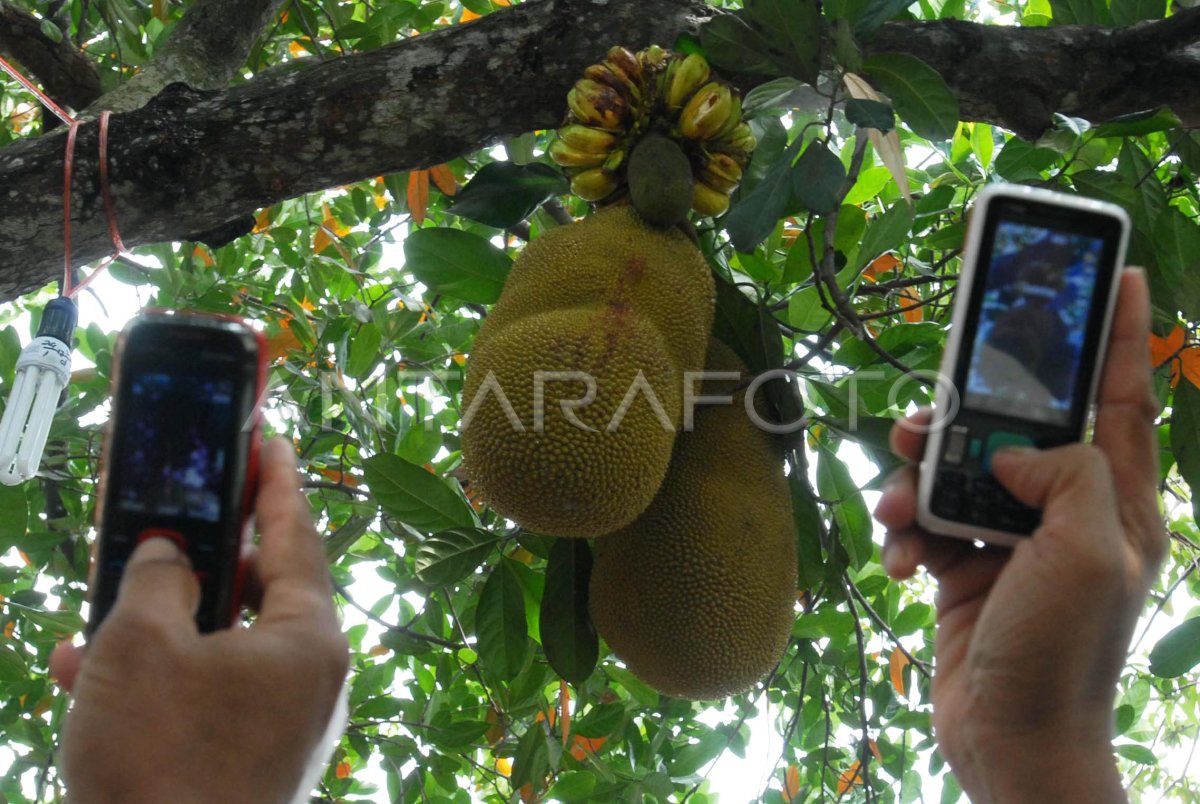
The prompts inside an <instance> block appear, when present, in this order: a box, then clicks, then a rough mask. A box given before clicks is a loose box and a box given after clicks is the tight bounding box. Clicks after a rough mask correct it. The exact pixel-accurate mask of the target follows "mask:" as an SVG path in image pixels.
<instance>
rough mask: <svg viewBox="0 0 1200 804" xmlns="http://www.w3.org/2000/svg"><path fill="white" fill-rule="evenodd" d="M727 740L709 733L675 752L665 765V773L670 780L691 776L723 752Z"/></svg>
mask: <svg viewBox="0 0 1200 804" xmlns="http://www.w3.org/2000/svg"><path fill="white" fill-rule="evenodd" d="M728 744H729V738H728V737H726V736H725V735H724V734H721V733H720V732H709V733H708V734H705V735H704V736H703V737H701V738H700V739H699V741H697V742H695V743H692V744H691V745H685V746H684V747H683V748H681V749H679V751H678V752H676V754H675V756H674V758H673V759H672V760H671V761H670V763H668V765H667V772H668V773H670V774H671V776H672V778H679V777H681V776H691V775H692V774H693V773H697V772H699V770H700V769H701V768H703V767H704V766H705V765H707V764H708V763H709V762H712V761H713V760H714V759H716V757H717V755H718V754H720V753H721V752H722V751H724V750H725V746H726V745H728Z"/></svg>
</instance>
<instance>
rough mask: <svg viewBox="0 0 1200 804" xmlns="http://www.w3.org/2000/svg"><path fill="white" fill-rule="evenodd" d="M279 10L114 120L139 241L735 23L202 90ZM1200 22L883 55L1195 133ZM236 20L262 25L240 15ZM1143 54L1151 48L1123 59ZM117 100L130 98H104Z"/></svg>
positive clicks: (33, 146)
mask: <svg viewBox="0 0 1200 804" xmlns="http://www.w3.org/2000/svg"><path fill="white" fill-rule="evenodd" d="M279 2H280V0H253V2H246V0H242V2H235V0H200V2H199V3H197V5H195V6H194V7H193V9H192V11H191V12H190V13H189V15H188V17H189V18H193V17H194V21H193V22H192V23H191V24H192V25H194V26H195V30H201V31H204V32H205V34H204V35H203V36H201V35H197V36H196V37H192V40H193V41H191V44H189V45H188V46H187V47H185V46H184V45H183V44H182V40H185V39H188V38H189V37H188V36H185V33H186V31H187V30H188V28H186V27H185V23H188V20H187V19H185V20H184V21H183V22H181V23H180V29H182V30H181V31H180V30H177V32H176V35H177V36H178V37H179V38H180V39H181V44H180V45H179V48H180V49H181V50H180V51H179V55H178V63H179V64H180V65H184V66H182V67H178V68H171V67H169V65H168V64H167V62H169V61H171V59H172V58H175V57H169V56H168V55H167V54H168V53H169V52H170V48H166V49H164V51H163V52H162V58H163V62H164V63H163V64H162V65H161V66H160V67H156V68H155V70H158V71H159V72H158V73H157V74H158V75H159V78H157V79H155V80H156V81H157V82H159V83H161V82H162V81H165V80H170V78H171V77H172V76H181V77H183V82H184V83H186V84H188V86H187V87H184V86H182V85H180V84H178V83H177V84H172V85H170V86H168V87H167V88H166V89H165V90H164V91H163V92H161V93H159V94H158V95H157V96H155V98H154V99H153V100H152V101H151V102H150V103H148V104H147V105H146V106H144V107H142V108H139V109H136V110H135V111H131V112H126V113H122V114H118V115H114V117H113V120H112V125H111V132H110V133H111V137H110V160H111V161H110V163H111V166H112V182H113V192H114V197H115V201H116V209H117V216H118V220H119V223H120V226H121V232H122V236H123V238H124V240H125V242H126V243H128V244H129V245H130V246H136V245H139V244H143V243H154V242H162V241H168V240H181V239H187V238H191V237H196V238H197V239H202V240H204V241H205V242H208V243H209V244H210V245H220V244H223V243H225V242H228V241H229V240H231V239H233V238H235V237H238V236H240V235H242V234H245V233H246V232H248V231H249V230H250V228H251V227H252V225H253V221H252V220H251V218H250V216H251V215H252V213H253V212H254V211H256V210H257V209H260V208H262V207H265V206H269V205H271V204H274V203H277V202H279V201H281V200H283V199H286V198H291V197H294V196H297V195H301V194H303V193H308V192H314V191H318V190H322V189H325V188H327V187H334V186H338V185H342V184H348V183H351V182H354V181H359V180H361V179H364V178H369V177H372V176H378V175H381V174H385V173H393V172H398V171H404V170H411V169H414V168H419V167H427V166H430V165H436V164H439V163H441V162H445V161H447V160H449V159H452V158H454V157H456V156H460V155H462V154H464V153H469V152H471V151H474V150H477V149H479V148H481V147H483V146H484V145H486V144H488V143H490V142H493V141H495V140H498V139H499V138H501V137H504V136H507V135H517V134H522V133H524V132H527V131H531V130H533V129H538V128H550V127H553V126H555V125H557V124H558V123H559V122H560V121H561V119H562V115H563V113H564V110H565V106H566V104H565V95H566V91H567V90H568V89H569V88H570V86H571V84H572V83H573V82H574V80H575V79H576V78H577V77H578V76H579V75H580V74H581V72H582V70H583V68H584V67H586V66H587V65H588V64H591V63H593V62H595V61H597V60H599V59H600V58H602V57H603V55H604V53H605V51H606V50H607V49H608V47H609V46H611V45H613V44H618V43H620V44H624V45H626V46H628V47H631V48H642V47H645V46H646V45H648V44H650V43H652V42H657V43H660V44H664V45H665V44H669V43H671V42H673V41H674V40H675V38H676V37H677V36H678V35H679V34H680V33H682V32H693V33H694V32H695V31H696V30H697V29H698V27H699V26H700V25H701V24H702V23H703V22H705V21H707V20H708V19H711V18H712V17H713V16H715V15H717V14H720V13H721V12H720V11H718V10H717V9H714V8H712V7H711V6H709V5H707V4H706V3H705V2H703V0H529V1H528V2H525V3H522V4H520V5H516V6H512V7H510V8H506V9H502V10H499V11H496V12H494V13H492V14H489V15H487V16H486V17H484V18H483V19H480V20H477V21H475V22H471V23H468V24H466V25H458V26H454V27H451V28H445V29H442V30H438V31H435V32H433V33H430V34H427V35H424V36H420V37H416V38H412V39H406V40H403V41H400V42H396V43H394V44H391V45H388V46H385V47H382V48H379V49H378V50H374V51H371V52H367V53H361V54H354V55H350V56H346V57H343V58H337V59H331V60H329V61H327V62H317V61H316V60H312V61H311V62H309V63H302V64H299V65H297V64H289V65H285V66H284V67H282V68H278V69H274V70H270V71H267V72H265V73H263V74H261V75H259V76H257V77H256V78H254V79H253V80H251V81H248V82H245V83H242V84H239V85H237V86H234V87H231V88H224V89H220V90H215V91H205V90H202V89H197V87H196V85H197V83H199V80H198V79H197V77H196V76H195V75H194V74H193V73H194V70H193V69H192V68H195V66H196V64H197V63H198V62H197V61H196V59H198V58H199V57H198V56H197V54H199V53H207V54H208V56H206V57H205V58H210V57H221V58H218V59H217V62H216V64H218V65H225V66H223V67H220V70H223V71H224V72H221V75H222V76H224V77H220V76H217V72H218V71H217V70H216V69H215V68H213V74H214V76H216V77H214V79H213V81H212V82H211V84H210V86H211V85H212V84H223V83H224V82H226V81H228V80H229V77H230V76H231V75H233V74H234V73H236V71H237V69H238V67H239V66H240V64H241V63H242V62H243V61H244V58H245V54H244V52H241V53H240V55H238V56H237V57H236V58H234V57H232V56H229V57H227V58H226V57H225V56H226V54H228V53H231V52H233V51H234V50H239V51H241V50H242V49H243V48H249V47H250V44H249V42H252V41H253V39H254V38H255V36H257V30H258V27H256V25H257V22H256V21H262V20H264V19H265V18H269V16H270V14H273V13H274V9H276V8H277V7H278V4H279ZM243 5H244V6H245V8H243ZM202 9H209V10H215V9H222V13H223V14H224V16H221V18H220V19H221V21H222V23H223V24H222V25H221V26H220V34H219V36H220V37H221V38H219V40H217V41H214V40H213V39H211V38H206V37H210V36H211V33H212V31H213V30H215V27H214V23H213V19H214V18H213V17H206V16H205V14H201V13H200V12H201V10H202ZM1196 11H1197V10H1193V11H1186V12H1182V13H1180V14H1176V15H1175V16H1174V17H1172V18H1170V19H1169V20H1165V21H1160V22H1152V23H1146V24H1143V25H1139V26H1135V27H1133V28H1130V29H1128V30H1127V31H1125V32H1122V31H1121V30H1119V29H1104V28H1099V27H1079V26H1059V27H1056V28H1004V27H991V26H985V25H978V24H974V23H966V22H960V21H954V20H949V21H941V22H936V23H888V24H887V25H885V26H883V28H882V29H881V31H880V33H879V34H878V36H877V37H876V38H875V40H874V41H873V42H872V43H870V44H869V45H868V47H867V52H868V53H871V52H882V51H884V50H891V51H902V52H909V53H912V54H914V55H918V56H919V57H920V58H922V59H923V60H925V61H926V62H928V63H929V64H930V65H931V66H932V67H934V69H936V70H938V71H939V72H941V73H942V75H943V76H944V77H945V78H946V80H947V82H948V83H949V84H950V86H951V87H952V88H953V89H954V91H955V92H956V94H958V96H959V100H960V103H961V105H962V110H963V114H962V116H963V119H966V120H987V121H989V122H995V123H999V124H1001V125H1005V126H1008V127H1010V128H1013V129H1015V130H1017V131H1018V132H1020V133H1023V134H1027V135H1030V134H1036V133H1038V132H1040V131H1041V130H1042V129H1044V128H1045V126H1046V124H1047V122H1048V121H1049V120H1050V119H1051V116H1052V114H1053V112H1055V111H1060V112H1063V113H1066V114H1074V115H1077V116H1085V117H1088V118H1089V119H1094V120H1099V119H1104V118H1106V117H1111V116H1113V115H1116V114H1121V113H1124V112H1133V111H1139V110H1141V109H1144V108H1146V107H1147V106H1156V105H1159V104H1163V103H1169V104H1171V105H1172V106H1173V108H1174V109H1175V111H1176V113H1178V114H1179V115H1180V116H1181V117H1182V118H1183V119H1184V120H1185V122H1186V121H1198V122H1200V52H1198V48H1197V46H1196V45H1194V44H1193V45H1191V46H1190V47H1188V46H1181V47H1175V44H1176V43H1178V42H1187V41H1189V37H1190V35H1191V30H1192V29H1191V25H1192V24H1193V23H1194V22H1195V20H1196V19H1197V17H1196V16H1195V13H1194V12H1196ZM206 13H208V12H206ZM211 13H214V14H215V13H216V12H215V11H212V12H211ZM235 14H236V15H238V17H237V19H239V20H252V21H248V22H245V24H233V23H232V22H231V21H230V20H231V19H232V16H231V15H235ZM256 15H257V16H256ZM204 20H207V24H202V23H203V22H204ZM1168 23H1169V24H1168ZM232 31H239V34H238V35H239V37H241V38H240V39H239V40H238V42H237V43H234V42H232V40H230V39H228V38H227V37H230V36H232V33H231V32H232ZM1159 39H1161V41H1162V42H1163V43H1165V44H1162V45H1161V46H1160V47H1158V48H1157V50H1156V49H1155V48H1153V47H1151V46H1150V45H1149V44H1147V42H1150V43H1153V42H1155V41H1159ZM1132 43H1136V44H1137V45H1138V52H1137V53H1132V52H1126V51H1127V50H1128V49H1129V48H1132V46H1133V45H1132ZM235 45H236V47H235ZM172 47H173V46H172ZM1122 48H1126V50H1122ZM184 51H186V55H185V54H184ZM1156 54H1158V55H1156ZM234 62H236V63H237V64H236V65H235V66H234V67H232V68H230V67H229V66H228V65H229V64H233V63H234ZM189 63H190V64H191V67H190V68H189V67H186V64H189ZM210 67H211V65H210V64H209V63H208V62H205V68H204V69H205V70H209V69H210ZM1168 67H1169V68H1170V69H1168ZM172 69H178V72H172ZM145 80H146V82H147V84H149V83H151V82H150V79H145ZM133 83H134V82H133V81H132V80H131V81H130V83H129V85H127V86H130V85H133ZM117 93H129V95H128V96H127V97H126V98H125V99H126V100H128V99H131V98H132V95H133V94H134V93H133V90H132V89H125V88H122V89H120V90H117V91H116V92H115V93H110V94H112V95H117ZM118 102H124V101H123V98H122V97H120V96H117V97H108V96H106V97H105V98H104V99H102V100H101V104H102V105H104V106H110V105H111V106H116V105H117V103H118ZM62 147H63V142H62V140H61V139H59V138H58V137H57V136H47V137H42V138H39V139H38V140H33V141H22V142H18V143H14V144H12V145H9V146H7V147H6V148H5V149H4V155H5V157H6V158H5V159H4V160H3V162H2V163H0V187H3V188H4V191H3V192H0V219H3V220H4V221H5V226H4V227H3V230H0V301H4V300H7V299H11V298H13V297H15V296H18V295H21V294H23V293H26V292H29V291H31V290H33V289H36V288H39V287H42V286H44V285H46V284H47V283H49V282H50V281H51V280H52V279H53V278H54V276H55V275H56V274H57V272H58V271H59V270H60V268H59V266H60V265H61V260H62V225H61V211H62V190H61V187H60V184H61V180H60V179H59V176H60V171H61V166H62ZM96 151H97V134H96V130H95V126H94V125H85V126H84V127H83V129H82V130H81V131H80V135H79V142H78V147H77V152H76V157H77V162H76V171H75V175H76V181H75V185H74V192H75V195H74V197H73V204H72V210H73V213H74V218H73V221H72V236H73V237H72V241H73V244H74V248H75V253H74V255H73V258H74V262H75V263H76V264H82V263H86V262H91V261H93V260H96V259H99V258H100V257H103V256H105V255H107V254H108V253H109V252H110V251H111V243H110V242H109V238H108V233H107V228H106V226H105V223H104V214H103V208H102V205H101V203H100V200H99V185H98V179H97V170H96ZM197 232H200V233H204V234H202V235H196V233H197Z"/></svg>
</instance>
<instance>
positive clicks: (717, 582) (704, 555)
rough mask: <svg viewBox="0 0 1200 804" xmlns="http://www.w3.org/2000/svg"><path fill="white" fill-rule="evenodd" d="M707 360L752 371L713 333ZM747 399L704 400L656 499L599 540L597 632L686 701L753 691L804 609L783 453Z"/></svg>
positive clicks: (657, 684) (594, 587)
mask: <svg viewBox="0 0 1200 804" xmlns="http://www.w3.org/2000/svg"><path fill="white" fill-rule="evenodd" d="M708 368H709V369H710V370H712V371H738V372H744V371H745V367H744V366H743V365H742V364H741V362H740V361H739V360H738V359H737V357H735V356H734V355H733V353H732V351H730V349H729V348H728V347H727V346H725V345H724V344H722V343H719V342H717V341H715V340H714V341H713V342H712V343H711V345H710V346H709V360H708ZM743 376H744V374H743ZM734 385H735V383H733V382H728V381H726V382H724V383H706V384H705V388H704V393H705V394H717V393H726V394H727V393H729V390H730V389H731V388H733V387H734ZM719 386H723V387H719ZM744 396H745V392H744V391H743V392H741V393H738V394H736V395H735V396H734V401H733V404H732V405H731V406H721V407H699V408H697V410H696V414H695V426H694V429H693V430H692V431H691V432H681V433H680V434H679V438H678V439H677V440H676V443H675V452H674V454H673V455H672V457H671V468H670V470H669V471H668V472H667V477H666V479H665V480H664V481H663V484H662V486H661V487H660V488H659V491H658V496H656V497H655V498H654V502H652V503H651V504H650V507H649V508H648V509H647V510H646V512H645V513H643V514H642V515H641V516H640V517H638V519H637V520H636V521H635V522H634V523H633V524H632V525H630V526H629V527H627V528H624V529H623V530H621V531H619V532H617V533H613V534H610V535H608V536H605V537H604V538H602V539H597V540H596V543H595V564H594V566H593V567H592V580H591V587H590V592H589V594H590V603H589V605H590V607H591V612H592V619H593V621H594V622H595V625H596V630H597V631H598V632H599V633H600V635H601V636H603V637H604V639H605V640H606V641H607V642H608V644H609V646H610V647H611V648H612V650H613V652H614V653H615V654H616V655H617V656H618V657H619V658H620V659H621V660H622V661H624V662H625V664H626V666H627V667H628V668H629V669H630V670H631V671H632V672H633V673H634V674H635V675H637V676H638V678H640V679H642V681H644V682H646V683H647V684H649V685H650V686H652V687H654V688H655V689H657V690H659V691H660V692H662V693H664V694H666V695H670V696H673V697H676V698H691V699H695V700H708V699H712V698H721V697H724V696H727V695H733V694H736V693H739V692H743V691H745V690H746V689H748V688H750V687H751V686H752V685H753V684H754V682H756V681H757V680H758V679H760V678H762V677H763V676H764V675H766V674H767V673H768V672H770V670H771V668H772V667H774V666H775V664H776V663H777V662H778V661H779V659H780V657H781V656H782V655H783V652H784V649H785V648H786V646H787V641H788V635H789V634H790V632H791V628H792V622H793V620H794V618H795V614H794V606H795V601H796V546H795V539H794V535H793V528H794V526H793V522H792V505H791V497H790V495H789V492H788V484H787V479H786V477H785V476H784V471H783V454H782V451H781V450H780V448H779V446H778V445H777V443H776V442H775V440H774V438H773V437H772V436H771V435H770V434H769V433H767V432H765V431H763V430H761V429H759V428H758V427H756V426H755V424H754V423H753V422H752V421H751V419H750V418H749V416H747V413H746V410H745V408H744V406H743V400H744Z"/></svg>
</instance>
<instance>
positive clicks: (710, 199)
mask: <svg viewBox="0 0 1200 804" xmlns="http://www.w3.org/2000/svg"><path fill="white" fill-rule="evenodd" d="M692 209H694V210H696V212H697V213H699V214H700V215H704V216H706V217H711V216H715V215H720V214H721V213H723V212H724V211H725V210H727V209H729V196H727V195H726V194H725V193H722V192H720V191H718V190H714V189H713V188H712V187H709V186H708V185H707V184H705V183H704V182H702V181H698V182H696V185H695V186H694V187H693V188H692Z"/></svg>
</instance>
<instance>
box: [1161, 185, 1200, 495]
mask: <svg viewBox="0 0 1200 804" xmlns="http://www.w3.org/2000/svg"><path fill="white" fill-rule="evenodd" d="M1151 181H1154V179H1153V178H1152V179H1151ZM1155 183H1157V182H1155ZM1154 244H1155V254H1156V255H1157V258H1158V259H1157V262H1158V271H1157V273H1158V274H1159V275H1160V276H1161V278H1162V280H1163V281H1164V282H1165V284H1166V286H1168V287H1169V288H1170V289H1171V302H1170V303H1171V304H1172V305H1173V308H1174V309H1178V310H1181V311H1182V312H1183V314H1184V317H1185V318H1187V319H1188V320H1189V321H1190V320H1193V319H1195V318H1197V317H1198V316H1200V273H1198V271H1197V267H1198V266H1200V225H1197V224H1195V223H1193V222H1192V221H1191V220H1190V219H1189V218H1188V217H1187V216H1186V215H1184V214H1183V213H1182V212H1181V211H1180V210H1179V209H1178V208H1177V207H1169V208H1168V209H1167V210H1166V211H1165V213H1163V214H1161V215H1159V216H1158V220H1157V221H1156V222H1155V224H1154ZM1152 277H1153V272H1152ZM1155 301H1156V302H1158V303H1160V304H1162V303H1163V302H1164V301H1165V300H1163V299H1156V300H1155ZM1196 488H1200V486H1198V487H1196Z"/></svg>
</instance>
